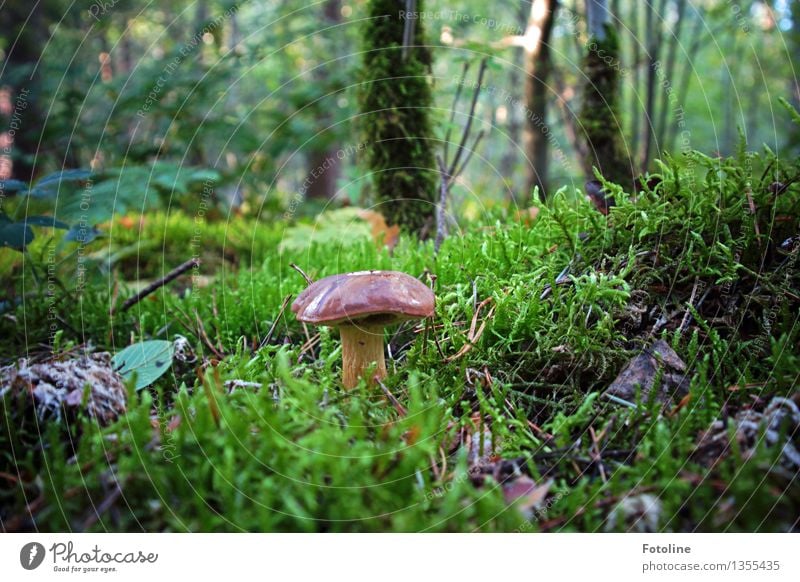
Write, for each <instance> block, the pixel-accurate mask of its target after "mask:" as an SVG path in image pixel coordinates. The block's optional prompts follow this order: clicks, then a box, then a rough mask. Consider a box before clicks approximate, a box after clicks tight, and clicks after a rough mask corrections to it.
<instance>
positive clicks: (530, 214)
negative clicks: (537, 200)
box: [517, 206, 539, 226]
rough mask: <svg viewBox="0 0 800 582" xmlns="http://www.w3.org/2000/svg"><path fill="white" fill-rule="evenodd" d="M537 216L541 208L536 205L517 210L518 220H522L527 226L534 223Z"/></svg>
mask: <svg viewBox="0 0 800 582" xmlns="http://www.w3.org/2000/svg"><path fill="white" fill-rule="evenodd" d="M537 216H539V208H538V207H536V206H531V207H530V208H522V209H520V210H517V222H521V223H523V224H524V225H526V226H530V225H531V224H533V221H534V220H536V217H537Z"/></svg>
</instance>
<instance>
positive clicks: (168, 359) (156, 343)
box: [111, 340, 174, 390]
mask: <svg viewBox="0 0 800 582" xmlns="http://www.w3.org/2000/svg"><path fill="white" fill-rule="evenodd" d="M173 352H174V348H173V346H172V342H169V341H166V340H150V341H144V342H139V343H138V344H133V345H132V346H128V347H127V348H125V349H124V350H122V351H121V352H119V353H118V354H116V355H115V356H114V357H113V358H111V366H112V367H113V368H114V370H115V371H116V372H117V373H119V374H120V375H121V376H122V377H123V378H124V379H125V380H129V379H131V378H132V377H133V376H134V375H135V376H136V390H141V389H142V388H145V387H147V386H149V385H150V384H152V383H153V382H155V381H156V380H158V379H159V378H160V377H161V376H162V375H163V374H164V372H166V371H167V370H168V369H169V367H170V365H172V354H173Z"/></svg>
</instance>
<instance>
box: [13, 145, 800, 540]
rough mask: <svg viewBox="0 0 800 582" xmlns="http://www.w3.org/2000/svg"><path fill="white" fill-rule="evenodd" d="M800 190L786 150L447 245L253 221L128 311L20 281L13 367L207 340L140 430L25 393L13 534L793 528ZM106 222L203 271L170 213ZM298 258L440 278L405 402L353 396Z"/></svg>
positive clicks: (187, 229) (88, 293)
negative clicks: (390, 241)
mask: <svg viewBox="0 0 800 582" xmlns="http://www.w3.org/2000/svg"><path fill="white" fill-rule="evenodd" d="M798 173H800V168H798V167H796V166H792V165H788V164H786V163H785V162H780V163H779V162H778V161H776V160H775V159H774V158H773V157H772V156H771V155H770V154H769V152H767V153H765V154H760V155H756V154H746V153H744V152H742V153H740V154H739V155H738V156H736V157H735V158H733V159H717V158H708V157H705V156H702V155H700V154H690V155H687V156H684V157H683V158H682V159H681V161H680V163H679V162H676V161H671V162H668V163H665V164H662V166H661V169H660V171H659V172H658V173H657V174H653V175H652V176H650V178H651V179H650V180H648V183H647V184H646V185H643V186H642V190H641V192H638V193H637V194H636V195H631V194H626V193H623V192H622V191H621V189H620V188H618V187H616V186H613V185H606V188H607V189H608V190H610V191H611V192H613V198H614V201H615V205H614V206H612V207H611V208H610V210H609V212H608V214H607V215H604V214H602V213H601V212H598V211H597V209H596V208H595V207H593V206H592V205H591V204H589V203H588V202H586V201H584V200H582V199H581V198H580V197H579V196H575V195H574V193H571V192H567V191H562V192H559V193H558V194H556V195H555V196H554V197H553V198H552V200H550V201H548V203H547V204H546V205H542V207H541V208H539V209H538V211H527V210H526V211H524V212H522V213H521V214H518V213H515V212H514V211H502V210H496V211H492V212H490V213H488V215H487V216H485V217H484V218H482V219H481V220H480V221H479V222H478V223H477V224H471V225H470V226H469V227H466V226H465V227H464V228H463V229H462V231H461V232H460V233H459V234H457V235H453V236H451V237H450V238H448V239H447V240H445V242H444V244H443V246H442V248H441V250H440V252H439V253H438V254H437V253H434V251H433V244H432V243H431V242H427V243H423V244H420V243H419V242H417V241H415V240H413V239H411V238H408V237H405V236H401V237H400V239H399V241H398V242H397V244H396V246H395V247H394V248H393V249H392V250H391V251H390V250H389V249H386V248H384V247H382V246H376V245H375V243H374V241H373V240H372V239H371V238H370V237H369V236H367V237H366V238H359V237H358V236H355V235H353V236H352V237H351V236H348V237H347V239H346V240H342V233H343V232H347V231H348V230H353V229H348V228H347V225H344V227H345V228H342V226H343V225H341V224H337V223H336V221H335V220H333V219H331V222H330V224H327V225H326V224H324V223H323V222H320V223H318V224H317V228H316V230H312V229H311V228H310V227H303V226H302V225H301V226H293V227H289V226H287V225H286V224H285V223H281V222H274V223H271V224H270V221H268V220H265V219H264V218H263V217H262V219H261V220H259V221H256V220H254V219H252V218H250V219H247V218H243V217H241V218H239V217H231V219H230V220H229V221H227V222H222V221H220V222H219V223H209V224H206V225H204V226H203V231H202V253H201V257H200V258H201V261H202V263H201V265H202V269H201V271H202V276H191V275H190V274H187V275H186V276H184V277H182V278H179V279H177V280H176V281H174V282H173V283H171V284H170V285H167V286H165V287H163V288H161V289H159V290H158V291H157V292H156V293H153V294H152V295H150V296H149V297H147V298H145V299H143V300H142V301H140V302H138V303H136V304H135V305H133V306H132V307H131V308H130V309H127V310H123V309H121V305H122V303H123V301H124V300H125V299H126V298H128V297H129V296H131V295H133V294H134V293H135V291H136V289H135V288H134V287H133V286H132V285H125V284H118V283H116V282H115V278H114V277H112V276H111V275H110V274H109V275H107V276H106V278H100V279H98V280H95V281H92V282H90V283H88V284H87V286H86V287H85V288H84V289H83V292H82V293H81V295H80V296H76V295H75V294H74V292H72V291H70V290H69V288H68V286H65V287H64V288H61V287H58V288H57V289H56V290H55V292H54V295H53V296H52V297H50V298H49V299H51V300H48V301H45V300H36V298H31V297H30V296H29V295H26V294H21V295H20V285H22V281H23V277H22V275H21V273H22V272H21V271H20V270H19V269H17V268H16V267H14V268H15V269H16V270H15V271H13V272H14V273H15V276H16V278H15V279H14V281H15V283H14V285H15V287H14V290H15V291H16V292H17V294H18V295H17V296H18V297H22V298H23V299H22V300H20V301H18V303H17V304H16V305H11V306H10V305H8V304H6V305H5V306H4V307H3V313H2V317H0V335H2V337H3V338H4V340H3V342H2V344H1V345H0V350H2V353H0V357H2V358H3V360H4V361H5V363H7V364H13V363H15V361H16V359H17V358H18V357H19V355H20V354H27V357H28V358H29V362H30V363H35V362H52V361H53V360H56V361H61V362H65V361H69V360H71V359H74V358H76V357H78V356H79V355H80V354H81V353H84V352H85V351H86V350H87V349H88V350H89V351H96V352H103V351H109V352H112V353H113V352H116V351H119V350H120V349H122V348H123V347H124V346H126V345H128V344H130V343H131V342H132V341H135V340H139V339H168V340H170V341H173V340H175V339H176V338H178V336H181V337H182V338H185V340H186V341H185V342H184V341H183V340H181V339H179V340H178V341H179V344H180V349H179V350H178V351H177V352H176V353H175V356H174V358H173V363H172V366H171V368H170V370H169V372H168V373H167V374H166V375H164V376H162V377H161V378H160V379H159V380H158V381H157V382H155V383H154V384H153V385H151V386H149V387H147V388H144V389H141V390H139V391H136V390H135V388H134V386H133V383H131V382H129V383H128V385H127V387H126V391H127V394H126V395H125V396H124V398H123V404H122V405H123V406H124V413H122V414H120V413H119V411H117V410H116V409H113V407H111V408H108V407H107V408H104V409H103V410H105V411H106V412H107V415H106V416H104V415H103V414H100V413H98V412H97V410H99V408H96V409H95V414H88V413H87V412H86V410H87V406H86V404H87V401H91V402H95V404H97V401H96V400H92V399H93V398H94V397H95V396H94V395H92V394H84V395H83V400H81V398H78V399H77V401H76V400H75V399H72V400H70V401H68V402H66V401H65V402H63V403H60V404H59V406H56V407H51V408H50V409H48V410H43V408H42V407H41V406H40V405H39V403H37V402H33V401H32V400H31V397H30V392H29V391H28V392H26V391H25V390H17V391H15V390H6V391H5V393H4V396H3V398H2V400H1V402H2V414H3V422H2V426H3V430H2V431H0V454H1V455H2V459H0V525H2V529H3V530H6V531H26V530H40V531H60V530H71V531H187V530H188V531H279V532H280V531H456V532H462V531H584V532H594V531H748V532H754V531H790V530H796V529H797V528H798V525H799V523H800V522H799V521H798V520H800V482H799V481H798V470H800V453H798V451H799V450H800V412H798V405H800V392H799V391H798V389H797V386H798V374H800V353H798V350H797V346H798V344H800V327H799V326H798V314H799V313H800V274H799V273H798V267H797V257H798V254H799V253H800V242H798V233H799V232H800V222H799V219H798V217H799V216H800V213H799V212H798V210H800V187H798V185H795V184H793V183H792V179H793V178H795V177H796V176H797V175H798ZM776 176H777V178H776ZM126 221H127V222H126ZM109 228H110V232H109V236H108V238H107V240H106V241H105V242H103V243H102V244H104V245H106V246H105V247H103V249H104V251H101V254H102V252H105V253H106V256H108V255H112V254H113V255H114V256H115V257H116V259H115V260H116V262H115V264H114V266H113V269H112V270H111V271H109V273H116V276H117V277H120V278H125V279H127V280H129V281H134V280H137V279H147V278H150V279H155V278H158V277H159V275H161V274H163V273H164V272H165V271H168V270H169V269H170V268H172V267H173V266H175V265H178V264H180V263H182V262H184V261H185V260H187V259H189V258H191V256H187V255H186V253H187V252H189V251H190V250H191V249H192V248H193V237H195V236H196V233H195V229H196V228H197V227H196V223H195V221H194V219H193V217H188V216H185V215H181V214H180V213H177V214H171V215H164V214H157V213H154V214H152V215H147V216H145V217H144V218H143V219H142V222H141V223H136V224H133V225H131V224H130V219H129V218H126V217H123V218H121V219H117V220H115V221H114V223H112V224H111V225H110V226H109ZM303 228H307V230H303ZM287 229H288V230H287ZM297 229H300V230H297ZM355 230H358V229H355ZM312 235H313V236H312ZM312 239H313V242H312ZM304 241H305V242H304ZM30 256H31V257H35V256H36V249H35V248H33V249H31V251H30ZM293 263H294V264H296V265H298V266H300V267H301V268H302V270H303V271H305V273H306V274H307V275H308V276H309V277H311V278H313V279H315V280H316V279H319V278H321V277H324V276H327V275H331V274H334V273H341V272H349V271H357V270H365V269H387V270H397V271H402V272H405V273H409V274H411V275H413V276H416V277H419V278H420V280H422V281H423V282H425V283H426V284H428V285H430V286H432V288H433V289H434V291H435V293H436V297H437V303H436V315H435V317H434V318H432V319H430V320H426V321H423V322H421V323H418V322H414V323H407V324H404V325H401V326H398V327H396V328H390V329H389V330H387V335H386V342H387V344H388V347H389V351H388V355H389V360H388V368H389V377H388V378H387V379H386V381H385V383H384V385H383V386H382V387H379V388H378V389H375V388H369V387H367V386H365V385H363V384H362V385H361V386H359V387H357V388H356V389H354V390H352V391H344V390H343V389H342V388H341V384H340V376H341V347H340V344H339V339H338V334H337V333H336V331H335V330H332V329H330V328H324V327H322V328H310V327H305V326H303V325H301V324H299V323H298V322H297V321H296V320H295V319H294V316H293V315H292V313H291V311H290V310H289V309H288V308H287V304H288V303H289V302H290V301H291V298H292V297H296V296H297V294H298V293H299V292H300V291H301V290H302V289H303V288H304V286H305V281H304V279H303V278H302V277H301V276H300V274H299V273H298V272H297V271H296V270H295V269H294V268H293V267H292V266H291V264H293ZM9 268H11V267H9ZM34 268H36V267H35V266H34ZM42 268H46V267H42ZM190 279H191V281H190ZM25 281H26V285H28V286H30V285H35V283H31V279H30V277H29V278H28V279H26V280H25ZM26 292H27V293H30V292H31V289H30V288H28V289H27V290H26ZM110 306H111V307H112V308H113V314H112V315H109V311H110V309H109V308H110ZM53 309H55V310H56V312H57V314H58V315H57V317H58V322H59V328H60V330H61V331H59V333H57V334H56V335H55V338H54V339H55V345H54V346H53V345H52V344H53V342H52V339H53V338H50V337H49V336H48V330H49V329H50V320H49V319H48V317H49V315H50V314H52V313H53ZM52 352H54V353H52ZM97 398H100V395H97ZM87 399H88V400H87ZM98 406H99V405H98Z"/></svg>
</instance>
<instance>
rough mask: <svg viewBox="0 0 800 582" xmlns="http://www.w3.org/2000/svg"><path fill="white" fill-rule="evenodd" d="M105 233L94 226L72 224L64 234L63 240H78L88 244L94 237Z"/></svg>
mask: <svg viewBox="0 0 800 582" xmlns="http://www.w3.org/2000/svg"><path fill="white" fill-rule="evenodd" d="M104 234H105V233H104V232H103V231H102V230H100V229H99V228H97V227H96V226H85V225H81V224H74V225H73V226H72V228H70V229H69V230H68V231H67V234H65V235H64V242H79V243H83V244H89V243H90V242H92V241H93V240H94V239H96V238H98V237H100V236H103V235H104Z"/></svg>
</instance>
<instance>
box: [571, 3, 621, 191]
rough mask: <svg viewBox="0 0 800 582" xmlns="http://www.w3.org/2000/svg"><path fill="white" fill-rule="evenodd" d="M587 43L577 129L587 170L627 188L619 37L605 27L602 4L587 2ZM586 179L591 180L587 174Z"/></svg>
mask: <svg viewBox="0 0 800 582" xmlns="http://www.w3.org/2000/svg"><path fill="white" fill-rule="evenodd" d="M586 16H587V20H588V30H589V43H588V51H587V54H586V57H585V59H584V63H583V68H584V75H585V77H586V82H585V84H584V88H583V106H582V108H581V129H582V130H583V134H584V138H585V140H586V146H587V152H588V159H587V160H585V162H584V164H585V167H586V168H587V169H590V168H592V167H596V168H597V169H598V171H599V172H600V173H601V174H602V175H603V176H604V177H605V178H606V179H608V180H610V181H612V182H616V183H617V184H621V185H623V186H625V187H628V186H629V184H630V183H631V174H632V172H631V164H630V162H629V160H628V158H627V156H625V149H624V147H623V127H622V119H621V117H620V111H619V74H620V66H619V62H620V61H619V37H618V36H617V33H616V30H615V29H614V28H612V27H611V25H610V23H609V14H608V4H607V3H606V1H605V0H587V2H586ZM587 177H588V178H589V179H592V177H593V176H592V175H591V173H590V172H587Z"/></svg>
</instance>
